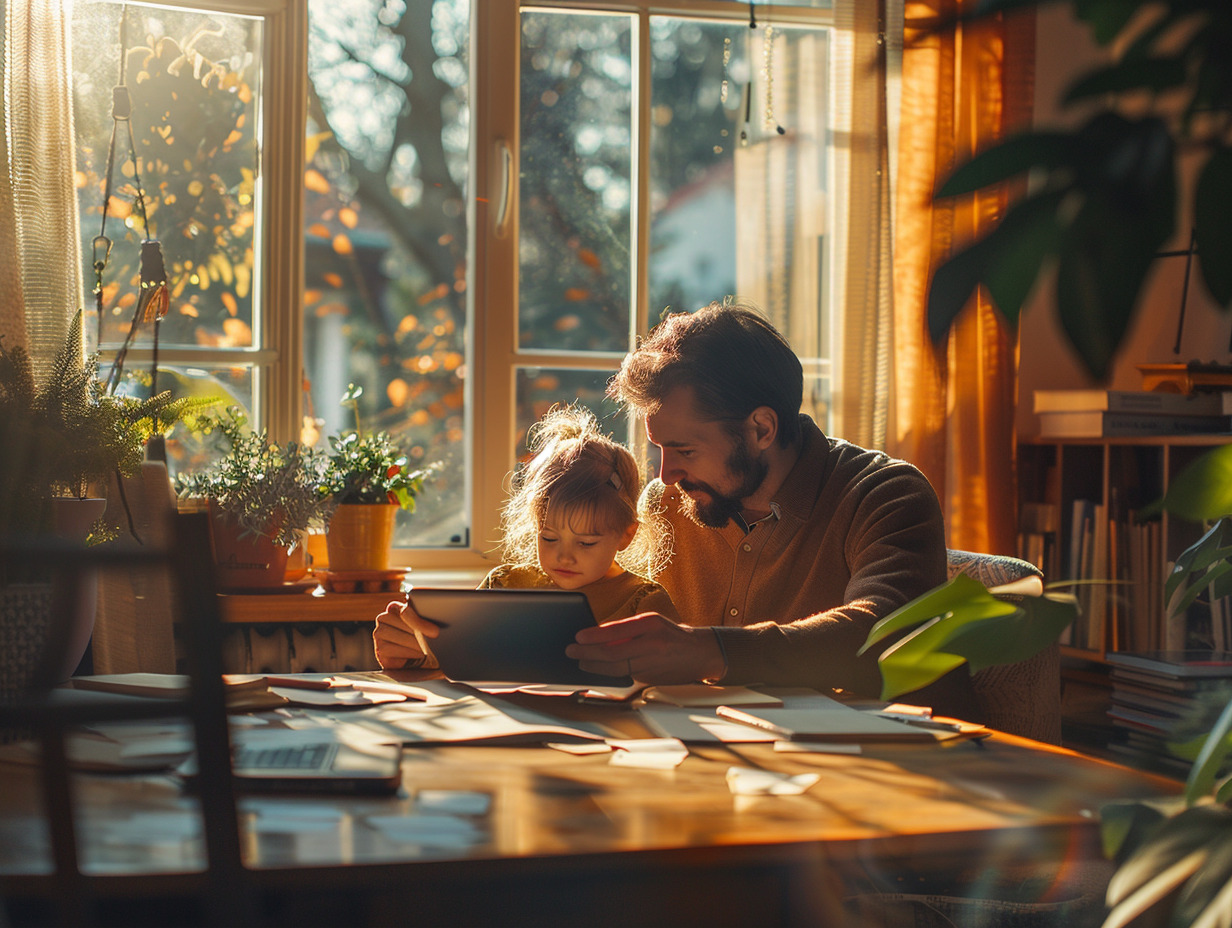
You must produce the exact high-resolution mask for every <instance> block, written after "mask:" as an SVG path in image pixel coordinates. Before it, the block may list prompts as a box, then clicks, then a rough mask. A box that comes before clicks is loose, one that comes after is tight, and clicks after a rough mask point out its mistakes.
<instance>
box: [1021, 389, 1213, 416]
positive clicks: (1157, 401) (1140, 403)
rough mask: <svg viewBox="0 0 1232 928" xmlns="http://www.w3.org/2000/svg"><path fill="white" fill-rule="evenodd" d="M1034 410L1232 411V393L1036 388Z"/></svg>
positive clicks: (1202, 413)
mask: <svg viewBox="0 0 1232 928" xmlns="http://www.w3.org/2000/svg"><path fill="white" fill-rule="evenodd" d="M1034 411H1035V412H1037V413H1045V412H1136V413H1165V414H1167V415H1173V416H1221V415H1228V414H1232V393H1225V392H1219V393H1168V392H1164V391H1160V390H1036V391H1035V405H1034Z"/></svg>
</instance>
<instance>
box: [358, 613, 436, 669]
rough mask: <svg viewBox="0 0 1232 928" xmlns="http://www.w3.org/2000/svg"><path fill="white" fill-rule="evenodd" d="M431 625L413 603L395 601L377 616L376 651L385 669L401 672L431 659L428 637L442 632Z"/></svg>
mask: <svg viewBox="0 0 1232 928" xmlns="http://www.w3.org/2000/svg"><path fill="white" fill-rule="evenodd" d="M439 631H440V629H438V628H437V627H436V626H435V625H433V624H432V623H431V622H425V621H424V620H423V619H421V618H420V617H419V616H418V615H417V614H416V612H415V610H414V609H412V608H411V606H410V604H409V603H404V602H392V603H390V604H389V605H388V606H386V607H385V611H384V612H382V613H381V614H380V615H378V616H377V617H376V628H374V629H373V630H372V649H373V650H374V651H375V652H376V659H377V663H379V664H380V665H381V669H383V670H398V669H400V668H403V667H405V666H406V665H407V663H408V662H409V661H415V662H418V661H421V660H423V658H425V657H427V656H428V648H427V645H426V643H425V642H424V639H425V638H435V637H436V636H437V634H438V633H439Z"/></svg>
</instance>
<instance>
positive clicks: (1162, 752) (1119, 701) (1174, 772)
mask: <svg viewBox="0 0 1232 928" xmlns="http://www.w3.org/2000/svg"><path fill="white" fill-rule="evenodd" d="M1108 664H1109V665H1110V668H1111V673H1110V675H1109V676H1110V679H1111V681H1112V702H1111V706H1110V707H1109V709H1108V715H1109V717H1110V718H1111V719H1112V725H1113V728H1114V729H1115V730H1116V731H1117V732H1118V733H1119V734H1120V735H1121V737H1120V738H1119V739H1116V740H1115V741H1114V742H1113V743H1111V744H1109V745H1108V747H1109V749H1110V750H1112V751H1114V752H1115V753H1117V754H1119V755H1121V756H1122V757H1123V758H1124V759H1125V761H1126V763H1128V764H1130V765H1131V766H1136V767H1138V768H1140V769H1147V770H1155V771H1158V772H1160V773H1164V774H1167V775H1170V776H1175V777H1178V778H1183V777H1185V776H1187V775H1188V773H1189V768H1190V766H1191V763H1192V762H1191V761H1190V760H1186V759H1184V758H1182V757H1180V756H1178V755H1177V754H1176V753H1175V752H1174V751H1173V750H1172V749H1171V748H1170V745H1178V744H1185V743H1189V742H1192V741H1193V740H1194V739H1196V738H1198V737H1200V736H1202V735H1204V734H1205V733H1206V732H1208V731H1209V730H1210V729H1211V726H1212V725H1214V723H1215V720H1216V719H1217V718H1218V717H1219V713H1220V712H1221V711H1222V710H1223V707H1224V706H1225V705H1226V704H1227V702H1228V700H1229V699H1232V652H1228V651H1136V652H1127V651H1110V652H1108Z"/></svg>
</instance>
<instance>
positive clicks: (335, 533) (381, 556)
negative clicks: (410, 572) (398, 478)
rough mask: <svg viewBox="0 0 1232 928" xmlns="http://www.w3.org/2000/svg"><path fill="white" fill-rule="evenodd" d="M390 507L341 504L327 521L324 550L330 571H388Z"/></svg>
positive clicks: (394, 510)
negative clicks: (326, 552)
mask: <svg viewBox="0 0 1232 928" xmlns="http://www.w3.org/2000/svg"><path fill="white" fill-rule="evenodd" d="M397 513H398V507H397V506H396V505H394V504H393V503H389V504H381V503H343V504H342V505H340V506H338V508H337V509H335V510H334V514H333V515H332V516H331V517H330V520H329V528H328V529H326V531H325V546H326V548H327V549H328V553H329V569H330V570H331V571H348V570H388V569H389V555H390V551H391V550H392V548H393V542H394V516H395V515H397Z"/></svg>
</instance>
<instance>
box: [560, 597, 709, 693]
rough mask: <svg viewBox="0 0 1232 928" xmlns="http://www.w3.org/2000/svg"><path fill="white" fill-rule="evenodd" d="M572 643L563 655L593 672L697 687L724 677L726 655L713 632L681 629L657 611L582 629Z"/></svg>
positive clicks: (688, 627)
mask: <svg viewBox="0 0 1232 928" xmlns="http://www.w3.org/2000/svg"><path fill="white" fill-rule="evenodd" d="M574 641H575V643H574V644H571V645H569V647H567V648H566V649H565V653H566V654H568V655H569V656H570V657H572V658H574V659H576V660H577V662H578V666H579V667H581V668H582V670H585V671H587V672H589V673H601V674H604V675H605V676H609V677H623V676H625V675H626V674H627V675H628V676H631V677H633V678H634V679H635V680H637V681H638V682H639V683H648V684H669V683H696V682H697V681H698V680H709V679H714V678H716V677H719V676H721V675H722V674H723V672H724V661H723V653H722V651H721V650H720V649H719V642H718V639H717V638H716V637H715V635H714V632H713V631H712V630H711V629H709V628H691V627H690V626H687V625H677V624H676V623H675V622H673V621H671V620H670V619H668V618H666V617H665V616H662V615H660V614H659V613H657V612H645V613H642V614H641V615H635V616H632V617H630V618H627V619H618V620H616V621H615V622H608V623H606V624H604V625H596V626H595V627H593V628H584V629H582V630H581V631H580V632H578V633H577V636H576V637H575V639H574Z"/></svg>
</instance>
